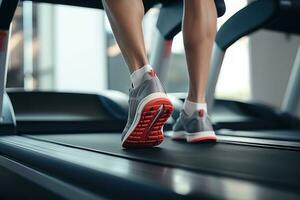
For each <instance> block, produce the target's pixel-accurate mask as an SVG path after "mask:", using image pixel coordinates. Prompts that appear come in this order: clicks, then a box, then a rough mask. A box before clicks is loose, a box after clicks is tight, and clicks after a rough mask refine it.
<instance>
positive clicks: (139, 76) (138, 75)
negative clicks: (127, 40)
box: [130, 65, 153, 88]
mask: <svg viewBox="0 0 300 200" xmlns="http://www.w3.org/2000/svg"><path fill="white" fill-rule="evenodd" d="M152 70H153V68H152V67H151V66H150V65H145V66H143V67H141V68H139V69H137V70H135V71H134V72H133V73H132V74H131V75H130V78H131V81H132V84H133V87H134V88H136V87H138V86H139V85H140V84H141V83H142V82H143V77H144V75H145V73H148V72H151V71H152Z"/></svg>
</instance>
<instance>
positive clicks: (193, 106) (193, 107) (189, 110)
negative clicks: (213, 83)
mask: <svg viewBox="0 0 300 200" xmlns="http://www.w3.org/2000/svg"><path fill="white" fill-rule="evenodd" d="M200 110H203V112H204V113H207V105H206V103H198V102H192V101H190V100H188V99H186V100H185V102H184V104H183V111H184V112H185V113H186V114H187V115H188V116H191V115H192V114H193V113H194V112H199V111H200Z"/></svg>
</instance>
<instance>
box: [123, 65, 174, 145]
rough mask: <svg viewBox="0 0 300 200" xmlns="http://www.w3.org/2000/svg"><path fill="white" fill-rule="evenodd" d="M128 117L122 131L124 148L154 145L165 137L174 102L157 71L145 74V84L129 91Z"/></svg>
mask: <svg viewBox="0 0 300 200" xmlns="http://www.w3.org/2000/svg"><path fill="white" fill-rule="evenodd" d="M128 112H129V113H128V120H127V124H126V126H125V128H124V131H123V134H122V139H121V140H122V146H123V147H124V148H144V147H154V146H157V145H159V144H161V143H162V141H163V139H164V135H163V126H164V124H165V123H166V122H167V120H168V118H169V117H170V116H171V114H172V112H173V105H172V103H171V101H170V100H169V98H168V96H167V95H166V93H165V90H164V88H163V86H162V84H161V83H160V81H159V79H158V78H157V76H156V75H155V72H154V71H152V70H151V71H150V72H149V73H146V74H145V75H144V77H143V82H142V84H141V85H140V86H139V87H137V88H131V89H130V92H129V111H128Z"/></svg>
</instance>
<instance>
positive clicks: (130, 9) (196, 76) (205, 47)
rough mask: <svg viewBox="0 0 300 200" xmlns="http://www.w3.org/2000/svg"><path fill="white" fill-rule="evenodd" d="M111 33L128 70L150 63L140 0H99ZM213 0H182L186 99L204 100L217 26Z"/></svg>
mask: <svg viewBox="0 0 300 200" xmlns="http://www.w3.org/2000/svg"><path fill="white" fill-rule="evenodd" d="M102 2H103V5H104V8H105V11H106V13H107V16H108V19H109V21H110V24H111V27H112V30H113V33H114V36H115V38H116V41H117V43H118V45H119V47H120V49H121V52H122V55H123V57H124V59H125V62H126V63H127V65H128V67H129V70H130V72H131V73H132V72H134V71H135V70H137V69H139V68H140V67H143V66H144V65H146V64H149V61H148V58H147V53H146V48H145V43H144V36H143V31H142V20H143V16H144V12H145V11H144V6H143V2H142V0H118V1H116V0H102ZM216 27H217V11H216V7H215V3H214V0H185V1H184V15H183V25H182V31H183V41H184V47H185V52H186V59H187V66H188V72H189V91H188V97H187V99H188V100H189V101H192V102H198V103H205V90H206V85H207V79H208V72H209V65H210V59H211V53H212V47H213V43H214V40H215V35H216V30H217V28H216Z"/></svg>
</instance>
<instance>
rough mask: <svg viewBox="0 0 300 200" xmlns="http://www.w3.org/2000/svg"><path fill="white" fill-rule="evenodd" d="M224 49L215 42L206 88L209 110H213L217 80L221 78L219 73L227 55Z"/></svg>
mask: <svg viewBox="0 0 300 200" xmlns="http://www.w3.org/2000/svg"><path fill="white" fill-rule="evenodd" d="M225 52H226V51H224V50H222V49H221V48H220V47H219V46H218V44H217V43H215V44H214V48H213V53H212V60H211V66H210V70H209V76H208V82H207V88H206V102H207V107H208V112H210V111H211V109H212V108H213V105H214V98H215V90H216V87H217V82H218V79H219V74H220V71H221V67H222V64H223V60H224V55H225Z"/></svg>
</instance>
